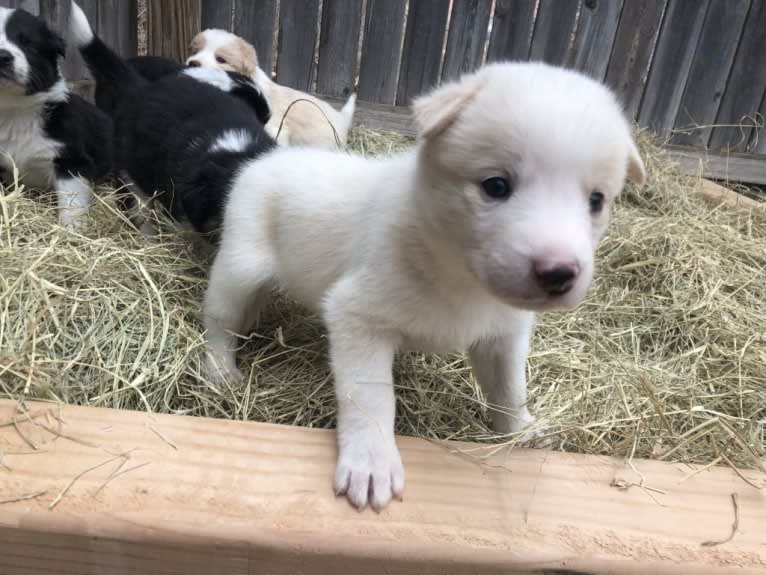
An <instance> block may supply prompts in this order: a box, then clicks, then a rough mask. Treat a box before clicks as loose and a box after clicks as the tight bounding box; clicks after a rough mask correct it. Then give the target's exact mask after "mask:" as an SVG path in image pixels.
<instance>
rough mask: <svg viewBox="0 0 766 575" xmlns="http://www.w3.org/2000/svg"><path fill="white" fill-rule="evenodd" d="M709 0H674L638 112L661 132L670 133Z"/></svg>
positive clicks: (669, 5) (642, 118)
mask: <svg viewBox="0 0 766 575" xmlns="http://www.w3.org/2000/svg"><path fill="white" fill-rule="evenodd" d="M707 7H708V0H670V2H669V3H668V8H667V12H666V13H665V18H664V19H663V22H662V29H661V30H660V36H659V38H658V40H657V48H656V49H655V54H654V59H653V60H652V67H651V70H649V78H648V79H647V81H646V89H645V90H644V98H643V100H642V101H641V110H640V112H639V114H638V120H639V123H640V124H641V125H642V126H645V127H647V128H650V129H651V130H653V131H655V132H656V133H657V134H658V135H659V136H661V137H664V136H667V135H668V134H669V133H670V130H671V129H672V128H673V123H674V121H675V118H676V114H677V113H678V108H679V105H680V104H681V96H683V93H684V88H685V87H686V79H687V77H688V75H689V69H690V68H691V64H692V58H693V57H694V52H695V50H696V48H697V44H698V40H699V35H700V30H701V29H702V23H703V22H704V21H705V13H706V12H707Z"/></svg>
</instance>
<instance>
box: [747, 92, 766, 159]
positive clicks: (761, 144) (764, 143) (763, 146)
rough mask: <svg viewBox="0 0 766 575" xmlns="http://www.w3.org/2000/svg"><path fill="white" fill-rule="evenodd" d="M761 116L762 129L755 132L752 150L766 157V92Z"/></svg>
mask: <svg viewBox="0 0 766 575" xmlns="http://www.w3.org/2000/svg"><path fill="white" fill-rule="evenodd" d="M759 115H760V121H759V124H760V127H759V128H756V129H754V130H753V134H752V136H751V139H750V140H751V142H752V146H751V149H752V151H753V152H754V153H756V154H763V155H766V126H764V122H766V92H764V94H763V100H762V101H761V109H760V110H759Z"/></svg>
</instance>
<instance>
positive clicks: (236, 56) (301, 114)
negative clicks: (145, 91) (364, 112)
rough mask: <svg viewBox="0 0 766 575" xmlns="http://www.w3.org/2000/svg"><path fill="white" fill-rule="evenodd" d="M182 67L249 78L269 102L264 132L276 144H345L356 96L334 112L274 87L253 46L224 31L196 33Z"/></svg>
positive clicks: (331, 146) (310, 98) (311, 99)
mask: <svg viewBox="0 0 766 575" xmlns="http://www.w3.org/2000/svg"><path fill="white" fill-rule="evenodd" d="M186 64H187V65H189V66H204V67H208V68H220V69H222V70H226V71H227V72H238V73H240V74H243V75H245V76H249V77H250V78H252V79H253V80H254V81H255V82H256V83H257V84H258V85H259V86H260V87H261V89H262V90H263V92H264V94H265V95H266V98H267V99H268V101H269V106H270V107H271V119H270V120H269V121H268V123H267V124H266V131H267V132H268V134H269V135H270V136H271V137H272V138H275V139H276V140H277V143H278V144H281V145H291V146H316V147H320V148H329V149H335V148H337V147H338V146H339V145H340V147H344V146H345V145H346V141H347V139H348V133H349V130H351V126H352V124H353V121H354V110H355V108H356V95H354V94H352V95H351V96H350V97H349V99H348V101H347V102H346V103H345V104H344V106H343V108H342V109H341V110H336V109H335V108H333V107H332V106H330V104H328V103H327V102H323V101H322V100H320V99H319V98H317V97H316V96H312V95H311V94H307V93H306V92H300V91H298V90H294V89H292V88H289V87H287V86H282V85H280V84H277V83H276V82H274V81H273V80H272V79H271V77H270V76H269V75H268V74H267V73H266V72H264V71H263V70H262V69H261V67H260V66H259V65H258V56H257V55H256V53H255V48H254V47H253V45H252V44H250V43H249V42H247V41H245V40H244V39H243V38H240V37H239V36H236V35H235V34H232V33H231V32H227V31H226V30H219V29H215V28H212V29H209V30H203V31H202V32H200V33H199V34H197V35H196V36H195V37H194V39H193V40H192V43H191V56H189V58H188V59H187V60H186ZM283 119H284V121H283Z"/></svg>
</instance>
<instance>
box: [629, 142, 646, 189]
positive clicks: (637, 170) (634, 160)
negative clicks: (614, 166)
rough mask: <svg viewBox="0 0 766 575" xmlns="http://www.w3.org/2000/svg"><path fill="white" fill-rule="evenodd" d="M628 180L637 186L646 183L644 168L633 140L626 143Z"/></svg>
mask: <svg viewBox="0 0 766 575" xmlns="http://www.w3.org/2000/svg"><path fill="white" fill-rule="evenodd" d="M628 179H629V180H630V181H631V182H634V183H636V184H638V185H639V186H643V185H644V183H645V182H646V168H644V162H643V160H642V159H641V154H639V153H638V148H637V147H636V144H635V142H633V140H630V142H629V143H628Z"/></svg>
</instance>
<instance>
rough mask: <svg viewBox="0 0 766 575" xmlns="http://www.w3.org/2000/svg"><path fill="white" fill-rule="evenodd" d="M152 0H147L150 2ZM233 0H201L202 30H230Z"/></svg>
mask: <svg viewBox="0 0 766 575" xmlns="http://www.w3.org/2000/svg"><path fill="white" fill-rule="evenodd" d="M151 1H152V0H149V2H151ZM233 11H234V0H202V6H201V7H200V25H201V27H202V29H203V30H206V29H208V28H220V29H221V30H231V15H232V12H233Z"/></svg>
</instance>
